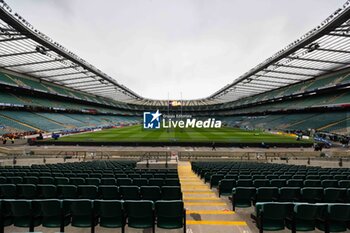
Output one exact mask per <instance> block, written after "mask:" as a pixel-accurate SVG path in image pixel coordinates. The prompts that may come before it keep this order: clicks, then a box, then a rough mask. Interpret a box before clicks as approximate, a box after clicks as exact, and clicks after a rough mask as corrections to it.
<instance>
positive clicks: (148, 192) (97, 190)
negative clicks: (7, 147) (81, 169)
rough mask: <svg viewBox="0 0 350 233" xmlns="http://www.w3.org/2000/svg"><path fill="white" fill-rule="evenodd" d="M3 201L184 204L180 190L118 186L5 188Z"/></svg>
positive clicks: (1, 194) (0, 191)
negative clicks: (82, 200) (37, 200)
mask: <svg viewBox="0 0 350 233" xmlns="http://www.w3.org/2000/svg"><path fill="white" fill-rule="evenodd" d="M0 197H1V198H4V199H9V198H13V199H16V198H23V199H38V198H59V199H68V198H71V199H78V198H79V199H106V200H122V199H123V200H141V199H142V200H152V201H156V200H181V199H182V192H181V188H180V187H179V186H162V187H158V186H141V187H138V186H134V185H131V186H119V187H118V186H115V185H101V186H94V185H78V186H75V185H57V186H55V185H50V184H49V185H33V184H19V185H14V184H2V185H0Z"/></svg>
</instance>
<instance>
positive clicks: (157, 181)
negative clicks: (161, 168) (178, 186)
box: [148, 178, 164, 187]
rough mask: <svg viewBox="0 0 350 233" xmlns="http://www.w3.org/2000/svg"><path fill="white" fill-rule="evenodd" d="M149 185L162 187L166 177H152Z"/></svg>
mask: <svg viewBox="0 0 350 233" xmlns="http://www.w3.org/2000/svg"><path fill="white" fill-rule="evenodd" d="M148 185H150V186H159V187H162V186H163V185H164V179H162V178H150V179H149V180H148Z"/></svg>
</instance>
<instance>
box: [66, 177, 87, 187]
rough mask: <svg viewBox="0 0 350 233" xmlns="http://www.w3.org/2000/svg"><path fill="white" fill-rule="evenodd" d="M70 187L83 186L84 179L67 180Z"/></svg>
mask: <svg viewBox="0 0 350 233" xmlns="http://www.w3.org/2000/svg"><path fill="white" fill-rule="evenodd" d="M69 183H70V184H71V185H83V184H85V179H84V178H81V177H73V178H70V179H69Z"/></svg>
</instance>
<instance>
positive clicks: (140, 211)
mask: <svg viewBox="0 0 350 233" xmlns="http://www.w3.org/2000/svg"><path fill="white" fill-rule="evenodd" d="M124 207H125V210H126V215H127V219H128V226H129V227H132V228H141V229H147V228H152V232H153V233H154V232H155V219H154V211H153V202H152V201H125V202H124Z"/></svg>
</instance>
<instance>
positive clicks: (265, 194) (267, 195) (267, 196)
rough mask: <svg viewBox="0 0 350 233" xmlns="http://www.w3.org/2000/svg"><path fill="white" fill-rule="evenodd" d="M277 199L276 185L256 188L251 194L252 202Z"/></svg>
mask: <svg viewBox="0 0 350 233" xmlns="http://www.w3.org/2000/svg"><path fill="white" fill-rule="evenodd" d="M277 199H278V188H276V187H261V188H257V189H256V193H255V196H253V199H252V200H253V203H254V204H255V203H257V202H272V201H276V200H277Z"/></svg>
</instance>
